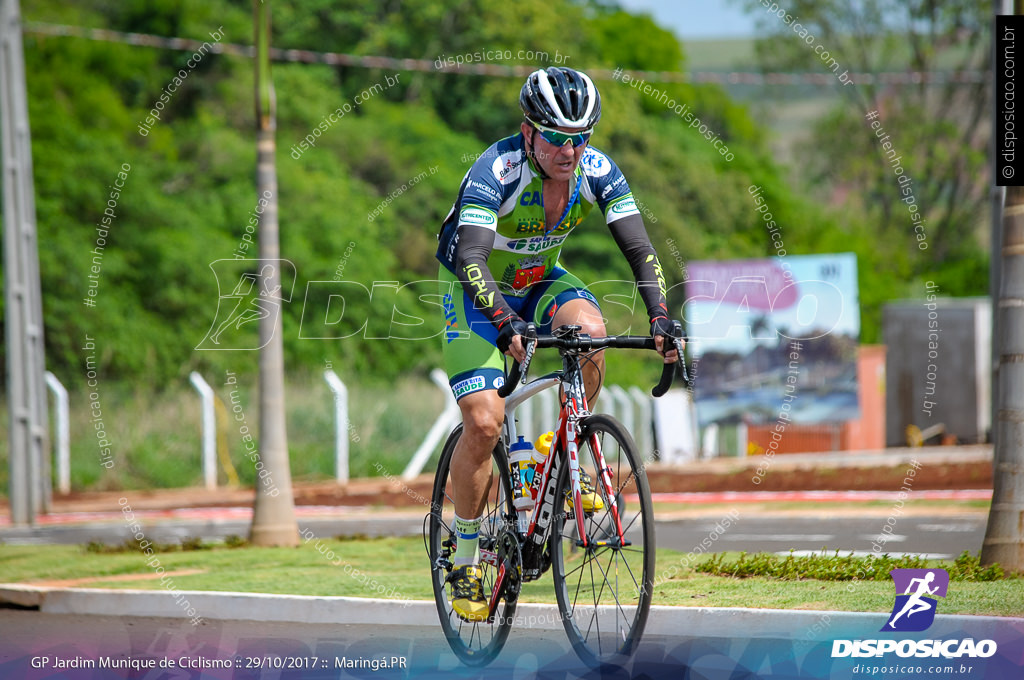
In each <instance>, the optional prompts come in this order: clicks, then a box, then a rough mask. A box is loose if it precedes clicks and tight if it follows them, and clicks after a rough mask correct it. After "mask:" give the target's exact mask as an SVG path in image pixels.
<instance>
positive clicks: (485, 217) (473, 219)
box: [459, 206, 498, 227]
mask: <svg viewBox="0 0 1024 680" xmlns="http://www.w3.org/2000/svg"><path fill="white" fill-rule="evenodd" d="M459 222H460V223H461V224H479V225H480V226H482V227H493V226H494V225H495V224H497V223H498V218H496V217H495V216H494V213H492V212H490V211H487V210H484V209H483V208H476V207H473V206H469V207H466V208H463V209H462V211H461V212H460V213H459Z"/></svg>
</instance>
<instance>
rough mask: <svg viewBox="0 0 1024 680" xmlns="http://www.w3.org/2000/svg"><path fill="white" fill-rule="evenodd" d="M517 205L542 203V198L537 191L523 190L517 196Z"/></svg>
mask: <svg viewBox="0 0 1024 680" xmlns="http://www.w3.org/2000/svg"><path fill="white" fill-rule="evenodd" d="M519 205H521V206H524V207H528V206H531V205H544V198H543V196H542V195H541V193H540V192H539V191H524V192H523V195H522V196H520V197H519Z"/></svg>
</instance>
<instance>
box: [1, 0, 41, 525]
mask: <svg viewBox="0 0 1024 680" xmlns="http://www.w3.org/2000/svg"><path fill="white" fill-rule="evenodd" d="M27 100H28V96H27V94H26V89H25V61H24V48H23V46H22V42H21V13H20V10H19V7H18V0H0V125H2V131H0V137H2V142H0V153H2V154H3V163H2V168H3V182H2V183H3V202H4V213H3V218H4V300H5V303H6V309H5V315H4V316H5V319H6V324H5V325H6V334H7V397H8V400H9V404H8V417H9V423H10V425H9V427H10V431H9V435H8V440H9V445H10V461H9V468H10V480H9V485H10V487H9V496H8V497H9V498H10V503H11V521H12V522H13V523H14V524H32V523H34V522H35V517H36V515H37V514H38V513H41V512H48V511H49V509H50V498H51V494H52V484H51V481H50V464H49V448H50V446H49V436H48V428H49V418H48V416H47V412H46V382H45V381H46V378H45V375H44V374H45V371H46V354H45V348H44V346H43V301H42V289H41V286H40V283H39V250H38V246H37V241H36V204H35V196H34V189H33V186H32V135H31V131H30V129H29V124H28V101H27Z"/></svg>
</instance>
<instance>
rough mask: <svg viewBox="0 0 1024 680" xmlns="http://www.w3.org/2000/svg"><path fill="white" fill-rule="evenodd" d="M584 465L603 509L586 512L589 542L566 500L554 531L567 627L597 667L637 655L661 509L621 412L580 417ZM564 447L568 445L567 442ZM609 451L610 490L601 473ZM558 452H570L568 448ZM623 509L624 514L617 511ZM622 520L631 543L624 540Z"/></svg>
mask: <svg viewBox="0 0 1024 680" xmlns="http://www.w3.org/2000/svg"><path fill="white" fill-rule="evenodd" d="M577 441H578V443H579V462H580V469H581V470H585V471H586V472H587V473H588V474H589V475H590V477H591V479H592V480H593V482H594V487H595V488H596V489H597V491H598V494H599V495H600V497H601V500H602V501H603V503H604V507H603V508H600V509H595V510H594V511H593V512H584V513H583V514H584V522H583V525H584V530H585V534H586V539H587V540H586V542H587V545H586V546H584V545H582V541H581V540H580V537H579V535H578V531H577V524H576V513H575V511H574V510H573V509H572V508H571V507H570V503H569V501H568V500H563V501H562V502H563V504H564V506H565V510H566V512H565V516H564V517H562V518H559V520H558V521H557V522H555V523H554V527H555V530H554V531H553V532H552V535H551V538H550V540H551V558H552V575H553V577H554V581H555V596H556V598H557V600H558V608H559V611H560V612H561V615H562V623H563V625H564V627H565V632H566V634H567V635H568V636H569V640H570V642H572V646H573V649H574V650H575V651H576V654H577V655H578V656H579V657H580V659H582V660H583V661H584V662H585V663H587V664H588V665H590V666H594V667H599V666H601V665H603V664H615V663H618V662H620V661H622V660H624V658H625V657H627V656H628V655H630V654H632V653H633V651H634V649H635V647H636V644H637V643H638V642H639V641H640V637H641V635H643V631H644V627H645V626H646V625H647V615H648V612H649V611H650V606H651V590H652V588H653V585H654V584H653V580H654V549H655V546H654V511H653V508H652V506H651V494H650V489H649V487H648V484H647V476H646V474H645V472H644V467H643V464H642V461H641V460H640V458H639V456H638V455H637V449H636V445H635V444H634V443H633V438H632V437H631V436H630V435H629V433H628V432H626V430H625V428H623V426H622V425H621V424H620V423H619V422H618V421H617V420H615V419H614V418H611V417H609V416H606V415H594V416H588V417H586V418H583V419H582V420H581V421H580V427H579V435H578V437H577ZM560 448H561V447H560ZM598 450H600V452H601V454H603V456H604V463H605V465H606V466H607V467H606V470H607V472H608V477H609V478H608V482H609V485H610V487H611V489H612V492H611V493H610V494H609V493H608V490H607V489H606V488H605V485H604V483H602V480H601V476H600V474H599V460H600V458H599V457H598V455H597V451H598ZM557 455H560V456H565V455H567V454H566V453H565V452H564V450H560V451H558V452H557ZM556 491H557V493H556V495H555V498H562V499H564V494H565V493H567V492H568V493H569V494H571V493H572V482H571V481H570V479H569V465H568V463H566V464H565V465H563V466H562V470H561V472H560V473H559V478H558V486H557V487H556ZM616 510H617V517H616V514H615V512H616ZM620 525H621V527H622V532H623V535H624V537H625V541H620V539H619V531H618V527H619V526H620Z"/></svg>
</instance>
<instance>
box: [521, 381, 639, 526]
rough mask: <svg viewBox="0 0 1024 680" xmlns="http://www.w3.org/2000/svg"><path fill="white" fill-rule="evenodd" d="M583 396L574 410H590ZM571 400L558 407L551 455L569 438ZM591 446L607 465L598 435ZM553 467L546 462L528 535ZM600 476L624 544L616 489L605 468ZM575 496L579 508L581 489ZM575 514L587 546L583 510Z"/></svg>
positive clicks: (594, 437) (574, 505)
mask: <svg viewBox="0 0 1024 680" xmlns="http://www.w3.org/2000/svg"><path fill="white" fill-rule="evenodd" d="M582 397H583V403H582V407H583V408H582V409H579V408H577V404H576V401H575V400H571V404H572V407H573V408H572V410H573V412H575V413H579V412H580V411H581V410H582V411H589V410H590V408H589V407H588V405H587V395H586V393H584V394H583V395H582ZM569 401H570V400H567V403H563V404H562V406H561V407H560V408H559V409H558V424H557V426H556V428H555V437H554V439H553V440H552V441H551V449H550V450H549V451H548V456H549V457H550V456H554V455H557V453H558V447H559V445H561V446H562V447H563V448H564V447H565V441H566V439H567V435H566V423H567V420H568V413H567V411H566V406H567V404H568V402H569ZM577 434H578V433H577ZM590 446H591V448H592V449H593V450H594V451H595V452H596V453H597V459H598V461H599V462H600V464H601V465H602V466H606V465H607V463H606V462H605V459H604V453H602V452H601V446H600V444H599V443H598V441H597V435H591V440H590ZM578 450H579V449H578V445H577V451H578ZM576 463H577V466H578V465H579V459H577V461H576ZM551 467H552V466H551V464H550V463H546V464H545V465H544V476H543V477H542V478H541V486H540V489H538V491H537V501H538V502H537V504H536V505H534V509H533V514H532V515H531V517H530V527H529V528H528V529H527V531H526V536H527V537H529V536H532V535H533V532H534V530H535V529H536V528H537V516H538V513H539V510H540V507H541V504H543V502H544V496H545V493H546V491H547V487H548V484H551V483H553V482H554V481H555V480H553V479H551ZM598 477H599V478H600V479H601V483H602V484H603V485H604V488H605V493H606V495H607V496H608V498H609V502H610V503H611V506H612V507H611V511H612V517H613V518H614V519H615V530H616V531H617V532H618V534H619V543H620V544H622V543H624V542H625V541H626V536H625V534H624V532H623V529H622V520H621V518H620V517H619V505H618V503H616V502H615V500H614V498H615V496H614V493H615V492H614V489H612V487H611V484H610V483H609V482H608V481H606V480H605V474H604V471H603V469H602V470H599V471H598ZM574 498H575V501H574V503H573V507H574V508H577V509H578V508H581V507H582V505H583V499H582V497H581V494H580V490H579V489H576V490H575V494H574ZM575 514H576V528H577V530H578V531H579V534H580V538H581V540H582V541H583V545H584V546H586V545H587V532H586V527H585V526H584V525H583V513H582V512H576V513H575Z"/></svg>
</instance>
